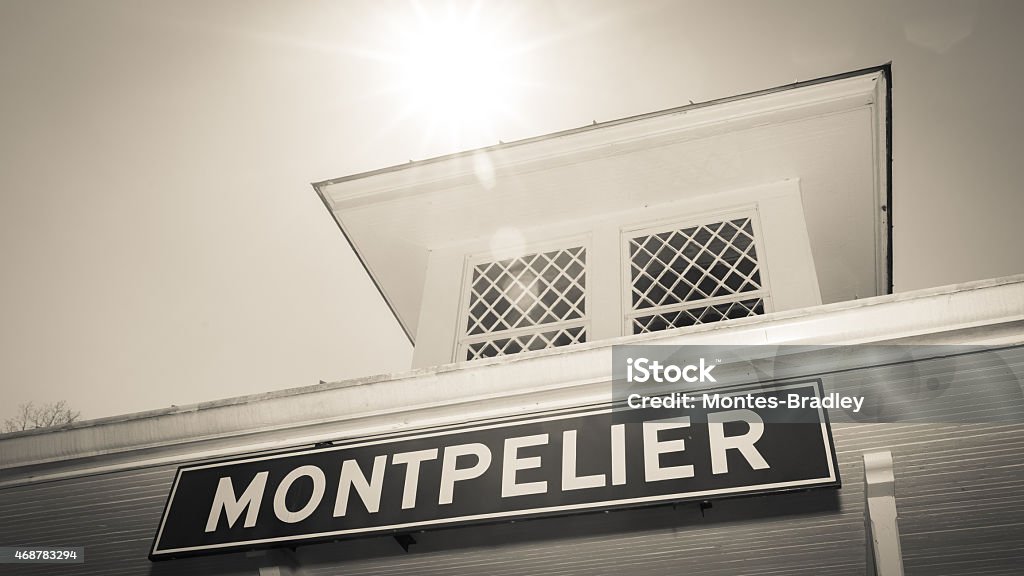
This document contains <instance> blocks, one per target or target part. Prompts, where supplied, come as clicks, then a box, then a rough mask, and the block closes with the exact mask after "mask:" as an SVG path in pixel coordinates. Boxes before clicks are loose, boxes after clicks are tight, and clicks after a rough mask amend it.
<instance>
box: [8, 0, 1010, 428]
mask: <svg viewBox="0 0 1024 576" xmlns="http://www.w3.org/2000/svg"><path fill="white" fill-rule="evenodd" d="M1022 24H1024V2H1017V1H1014V0H1007V1H1003V2H997V1H987V0H950V1H945V0H907V1H889V0H886V1H881V0H857V1H853V0H850V1H844V2H838V1H832V2H822V1H794V0H773V1H760V0H750V1H745V2H739V1H723V2H719V1H715V2H683V1H673V2H669V1H661V2H621V1H605V0H549V1H522V2H501V1H499V0H488V1H486V2H482V3H472V2H456V3H451V2H441V1H439V2H427V1H423V2H419V3H412V2H408V1H401V2H399V1H380V0H372V1H365V2H363V1H341V0H335V1H326V0H324V1H314V0H300V1H294V2H292V1H289V2H283V1H279V0H237V1H236V0H212V1H208V0H203V1H197V0H174V1H171V0H164V1H159V2H158V1H143V0H124V1H110V0H67V1H64V0H0V88H2V89H0V270H2V283H0V306H2V311H3V316H2V324H0V326H2V328H0V392H2V398H3V401H2V403H0V419H3V418H6V417H10V416H12V415H13V413H14V411H15V409H16V407H17V405H18V404H19V403H22V402H27V401H36V402H45V401H51V400H59V399H64V400H67V401H69V403H70V404H71V405H72V406H74V407H75V408H77V409H79V410H81V412H82V415H83V417H84V418H98V417H103V416H109V415H115V414H123V413H127V412H133V411H140V410H148V409H153V408H160V407H165V406H169V405H172V404H177V405H182V404H190V403H195V402H201V401H207V400H213V399H218V398H225V397H230V396H237V395H241V394H248V393H255V392H264V391H270V390H277V389H282V388H290V387H296V386H304V385H309V384H315V383H317V382H318V381H319V380H328V381H333V380H340V379H346V378H353V377H357V376H362V375H368V374H374V373H382V372H393V371H402V370H405V369H407V367H408V366H409V361H410V358H411V347H410V344H409V342H408V340H407V339H406V338H405V336H404V335H403V334H402V331H401V329H400V328H399V327H398V325H397V323H396V322H395V321H394V319H393V318H392V316H391V314H390V313H389V311H388V310H387V308H386V307H385V305H384V303H383V302H382V301H381V299H380V297H379V296H378V294H377V292H376V290H375V289H374V287H373V285H372V284H371V282H370V280H369V279H368V278H367V276H366V274H365V273H364V272H363V270H362V268H361V267H360V266H359V264H358V262H357V261H356V259H355V257H354V256H353V254H352V252H351V250H350V249H349V247H348V246H347V244H346V243H345V241H344V239H343V238H342V236H341V235H340V233H339V232H338V230H337V228H336V227H335V224H334V222H333V221H332V220H331V218H330V216H329V215H328V214H327V212H326V210H325V209H324V207H323V205H322V204H321V203H320V200H319V199H318V198H317V196H316V194H315V193H314V191H313V189H312V188H311V187H310V185H309V183H310V182H313V181H319V180H324V179H328V178H333V177H339V176H344V175H347V174H352V173H357V172H361V171H366V170H372V169H375V168H380V167H384V166H389V165H393V164H400V163H404V162H407V161H408V160H410V159H422V158H427V157H431V156H436V155H439V154H444V153H449V152H454V151H457V150H462V149H468V148H474V147H479V146H484V145H489V144H494V143H496V142H497V140H498V139H501V140H503V141H505V142H508V141H511V140H515V139H519V138H525V137H530V136H536V135H540V134H545V133H549V132H553V131H557V130H562V129H567V128H572V127H576V126H582V125H587V124H590V123H591V122H593V121H595V120H596V121H605V120H611V119H615V118H620V117H624V116H630V115H634V114H641V113H645V112H650V111H654V110H660V109H664V108H669V107H674V106H679V105H682V104H686V103H687V102H689V101H694V102H700V101H705V100H710V99H714V98H720V97H725V96H730V95H734V94H739V93H743V92H749V91H753V90H759V89H763V88H769V87H773V86H778V85H783V84H787V83H791V82H794V81H798V80H807V79H812V78H817V77H822V76H827V75H832V74H837V73H841V72H846V71H851V70H856V69H860V68H865V67H870V66H876V65H880V64H884V63H886V62H889V61H892V63H893V83H892V85H893V130H894V134H893V138H894V140H893V142H894V146H893V158H894V160H893V188H894V206H893V209H894V222H895V227H894V258H895V263H896V264H895V266H896V272H895V287H896V290H897V291H903V290H911V289H916V288H922V287H928V286H935V285H941V284H948V283H953V282H962V281H968V280H976V279H982V278H988V277H995V276H1002V275H1009V274H1013V273H1020V272H1024V255H1022V251H1021V249H1020V241H1019V235H1018V233H1017V230H1018V228H1019V226H1020V224H1019V220H1020V217H1021V215H1024V171H1022V170H1021V167H1020V158H1021V149H1022V147H1021V145H1020V139H1021V135H1022V134H1024V114H1022V112H1021V111H1020V109H1019V106H1020V103H1021V102H1024V64H1022V61H1021V59H1020V55H1021V54H1024V39H1022V38H1024V36H1022V35H1021V34H1020V33H1019V31H1020V29H1021V25H1022ZM467 29H468V30H469V31H468V32H467ZM438 42H440V43H441V44H438ZM446 42H447V43H446ZM467 47H468V48H467ZM442 63H448V64H449V65H448V66H442V65H441V64H442ZM453 63H454V64H457V66H452V65H451V64H453ZM439 66H440V67H439Z"/></svg>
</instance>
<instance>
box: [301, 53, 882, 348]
mask: <svg viewBox="0 0 1024 576" xmlns="http://www.w3.org/2000/svg"><path fill="white" fill-rule="evenodd" d="M881 77H882V76H881V74H880V73H873V74H867V75H864V76H860V77H855V78H847V79H844V80H838V81H833V82H831V83H827V84H820V85H815V86H806V87H802V88H796V89H792V90H783V91H781V92H775V93H771V94H762V95H757V96H752V97H748V98H743V99H739V100H734V101H730V102H720V103H715V104H713V105H708V106H703V107H697V108H688V109H680V110H675V111H669V112H666V113H657V114H652V115H648V116H644V117H640V118H633V119H627V120H624V121H619V122H610V123H604V124H601V125H598V126H595V127H593V128H586V129H581V130H577V131H570V132H569V133H565V134H557V135H552V136H548V137H541V138H536V139H531V140H529V141H524V142H521V143H513V144H508V145H502V146H498V147H495V148H492V149H487V150H483V151H476V152H474V153H467V154H461V155H453V156H449V157H444V158H440V159H435V160H430V161H423V162H414V163H412V164H409V165H408V166H402V167H396V168H395V169H392V170H384V171H378V172H375V173H368V174H363V175H357V176H355V177H351V178H345V179H340V180H337V181H330V182H325V183H321V184H318V185H317V187H318V190H320V191H321V193H322V194H323V196H324V197H325V198H326V199H327V204H328V205H329V206H331V209H332V210H333V213H334V216H335V217H336V218H337V219H338V221H339V222H340V223H341V225H342V227H343V228H344V229H345V231H346V233H347V234H348V235H349V237H350V238H351V239H352V242H353V243H354V245H355V246H356V249H357V251H358V252H359V254H360V255H361V256H362V258H363V260H364V261H365V262H366V264H367V267H368V269H369V271H370V274H371V276H372V277H373V278H374V279H375V281H376V282H377V283H378V285H379V286H380V287H381V289H382V292H383V293H384V294H385V295H386V297H387V300H388V301H389V302H390V303H391V305H392V306H393V307H394V308H395V310H396V313H397V315H398V317H399V319H400V321H401V322H402V323H403V325H405V326H406V328H410V329H411V332H412V333H414V334H415V333H418V332H419V326H418V321H419V320H423V319H424V318H423V311H422V308H427V307H432V306H434V304H433V302H432V301H431V300H429V299H428V298H426V297H425V296H424V295H423V294H424V291H425V284H424V281H423V277H422V276H421V275H420V274H421V272H422V271H423V270H424V268H425V266H426V262H427V253H428V252H432V251H436V250H442V249H445V248H446V247H450V246H452V245H456V244H462V243H467V242H470V243H471V242H474V241H477V240H481V239H482V240H483V241H484V242H485V243H486V241H487V239H489V238H491V237H492V236H493V235H494V233H495V232H496V231H498V230H499V229H502V228H512V229H517V230H525V229H532V228H538V229H542V228H545V227H552V226H559V225H562V226H565V225H567V223H566V222H565V219H566V215H567V214H570V215H572V216H571V218H573V219H580V220H586V219H599V218H601V217H602V216H604V215H607V214H616V213H621V212H626V211H632V210H645V209H648V210H649V209H650V208H651V207H653V206H657V205H661V204H667V203H672V202H676V201H681V200H693V199H697V198H701V197H708V196H716V195H726V194H728V193H730V192H732V191H735V190H739V189H744V188H749V187H754V186H759V185H763V184H764V183H767V182H777V181H782V180H786V179H799V180H800V182H801V188H802V192H803V194H802V209H803V211H804V219H805V221H806V222H807V226H806V231H807V232H806V233H807V235H808V238H809V241H810V243H811V246H812V249H813V250H814V251H815V259H816V264H817V266H816V272H817V274H818V280H819V282H818V284H819V285H820V297H821V299H822V301H823V302H838V301H843V300H850V299H855V298H865V297H870V296H874V295H877V294H880V293H884V291H885V288H886V287H887V283H888V279H887V277H886V276H885V275H886V272H887V270H886V266H885V263H886V254H885V249H886V242H885V232H886V230H887V224H886V223H885V222H884V220H883V219H884V218H886V217H887V215H886V213H884V212H882V211H881V209H880V204H879V199H880V198H884V196H885V186H886V185H887V181H886V180H885V157H886V151H885V149H884V144H885V140H884V125H885V110H884V106H882V104H884V99H882V100H880V94H881V95H884V87H880V84H879V80H880V79H881ZM474 154H475V156H474ZM481 156H486V158H487V161H488V162H489V163H490V164H492V165H493V167H494V175H493V178H491V177H488V178H483V179H481V178H478V177H477V176H476V175H475V174H474V167H475V166H476V165H478V164H479V158H480V157H481ZM410 271H412V273H411V275H410ZM430 334H433V332H432V331H428V332H426V333H425V335H430ZM426 337H433V336H426ZM431 356H433V354H431ZM417 365H420V366H423V365H426V364H424V363H421V362H418V363H417Z"/></svg>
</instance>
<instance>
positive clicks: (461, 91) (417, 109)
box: [396, 3, 525, 147]
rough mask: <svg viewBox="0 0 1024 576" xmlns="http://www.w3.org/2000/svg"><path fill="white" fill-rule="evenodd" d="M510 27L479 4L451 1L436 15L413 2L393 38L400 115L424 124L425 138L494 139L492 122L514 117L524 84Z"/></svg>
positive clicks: (459, 141) (468, 142) (481, 141)
mask: <svg viewBox="0 0 1024 576" xmlns="http://www.w3.org/2000/svg"><path fill="white" fill-rule="evenodd" d="M488 16H490V17H488ZM510 32H511V31H510V30H509V25H508V22H507V21H502V20H501V19H500V18H497V17H495V15H485V14H484V12H483V10H482V4H481V3H476V4H473V5H472V6H470V7H467V9H464V10H458V9H456V7H455V5H454V4H449V5H447V8H446V9H445V10H443V11H441V12H439V13H429V12H427V11H426V10H425V9H424V8H423V7H422V6H420V5H416V10H415V17H414V18H412V19H411V21H410V22H407V23H406V25H405V26H402V27H401V28H400V29H399V37H398V41H397V46H398V47H399V48H398V52H397V55H396V56H397V58H396V64H397V69H396V72H397V75H398V80H397V82H396V84H397V87H396V88H397V90H398V92H399V93H400V97H401V100H402V101H403V102H404V106H403V108H404V110H403V115H404V116H405V117H413V118H416V119H418V120H420V121H422V122H424V123H426V124H427V125H428V126H429V131H430V132H431V134H428V135H426V136H427V138H430V139H434V138H447V139H448V140H449V142H450V143H451V144H453V145H455V146H460V147H463V146H467V145H473V146H477V145H485V144H493V143H495V142H496V141H497V138H498V136H497V134H496V128H497V125H498V124H500V123H501V122H502V121H504V120H507V119H509V118H510V117H512V116H515V115H516V112H517V111H516V108H517V104H518V101H519V98H520V96H521V92H522V88H523V86H524V84H525V83H524V81H523V78H522V76H521V74H520V73H521V66H522V62H521V60H522V55H523V50H521V49H520V48H518V47H517V45H516V43H515V42H514V39H513V38H512V37H511V34H510Z"/></svg>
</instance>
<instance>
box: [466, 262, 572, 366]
mask: <svg viewBox="0 0 1024 576" xmlns="http://www.w3.org/2000/svg"><path fill="white" fill-rule="evenodd" d="M586 265H587V252H586V248H584V247H582V246H577V247H574V248H566V249H561V250H552V251H549V252H538V253H535V254H528V255H525V256H521V257H517V258H509V259H506V260H500V261H492V262H483V263H480V264H476V265H475V266H473V268H472V270H471V273H470V275H469V276H470V278H469V281H470V283H469V286H468V291H469V298H468V300H469V302H468V308H467V311H468V312H467V315H466V323H465V326H464V328H465V332H464V334H463V337H462V338H461V342H460V343H461V346H460V350H461V352H460V356H462V357H463V358H465V359H466V360H476V359H478V358H490V357H493V356H504V355H507V354H515V353H518V352H524V351H528V350H541V349H544V348H553V347H556V346H566V345H569V344H576V343H579V342H586V326H585V324H586V319H587V313H586Z"/></svg>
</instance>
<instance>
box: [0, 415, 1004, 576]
mask: <svg viewBox="0 0 1024 576" xmlns="http://www.w3.org/2000/svg"><path fill="white" fill-rule="evenodd" d="M834 434H835V438H836V445H837V451H838V456H839V460H840V468H841V473H842V477H843V481H844V486H843V488H842V489H841V490H839V491H833V490H818V491H811V492H802V493H793V494H780V495H772V496H761V497H748V498H735V499H728V500H720V501H715V502H714V503H713V504H712V507H711V508H707V509H704V510H702V509H701V507H700V506H699V505H698V504H694V503H688V504H680V505H677V506H675V507H673V506H657V507H652V508H645V509H635V510H623V511H616V512H610V513H593V514H583V515H578V516H571V517H565V518H552V519H543V520H531V521H521V522H516V523H504V524H497V525H489V526H480V527H471V528H459V529H450V530H434V531H431V532H425V533H419V534H415V538H416V539H417V544H414V545H413V546H412V548H411V551H410V552H409V553H408V554H406V553H405V552H403V551H402V549H401V548H400V547H399V545H398V544H397V543H396V542H395V541H394V540H393V539H392V538H390V537H383V538H381V537H378V538H368V539H361V540H350V541H345V542H339V543H334V544H321V545H315V546H307V547H303V548H301V549H299V551H298V558H299V560H300V561H301V562H302V564H303V565H304V566H305V570H306V571H307V573H308V574H311V575H323V576H326V575H335V574H337V575H345V576H357V575H371V574H372V575H389V574H394V575H398V574H437V575H446V576H450V575H462V574H466V575H468V574H489V575H494V576H497V575H514V574H558V575H564V576H569V575H580V576H584V575H587V576H589V575H593V574H621V573H627V572H628V573H631V574H650V575H661V574H664V575H670V574H671V575H678V574H707V575H723V576H724V575H733V574H750V575H777V576H783V575H796V574H807V575H820V576H825V575H840V574H843V575H845V574H863V573H864V565H865V563H864V560H865V546H864V527H863V507H864V495H863V480H862V478H863V470H862V466H861V454H862V453H863V452H865V451H871V450H877V449H889V450H892V452H893V457H894V461H895V465H896V478H897V484H896V488H897V506H898V508H899V512H900V529H901V532H902V544H903V552H904V558H905V563H906V571H907V574H912V575H913V574H919V575H922V576H925V575H927V576H938V575H954V574H987V575H996V574H1020V571H1021V566H1024V520H1022V519H1024V481H1022V479H1024V426H1022V425H1019V424H949V423H908V424H854V423H837V424H835V426H834ZM174 470H175V468H174V467H171V466H166V467H160V468H151V469H143V470H135V471H128V472H121V473H115V474H105V475H99V476H93V477H85V478H76V479H71V480H63V481H58V482H51V483H44V484H38V485H29V486H21V487H15V488H7V489H4V490H0V543H2V544H3V545H37V546H44V545H51V546H59V545H65V546H84V547H85V548H86V562H85V563H84V564H77V565H63V566H56V565H48V566H34V567H26V566H17V567H15V566H12V565H0V574H5V575H6V574H12V575H13V574H25V575H33V574H67V575H86V574H90V575H91V574H96V575H99V574H104V575H117V574H153V575H171V574H190V575H194V576H199V575H206V574H222V575H233V574H254V573H256V568H257V567H258V566H259V564H260V563H261V562H265V559H262V558H259V557H256V558H248V557H246V556H245V555H244V554H229V555H223V556H213V557H207V558H194V559H187V560H173V561H168V562H163V563H157V564H151V563H150V562H149V561H148V560H147V559H146V554H147V552H148V550H149V546H150V543H151V540H152V537H153V535H154V532H155V529H156V524H157V522H158V521H159V516H160V512H161V510H162V507H163V504H164V501H165V499H166V497H167V493H168V491H169V489H170V484H171V480H172V478H173V475H174Z"/></svg>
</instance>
